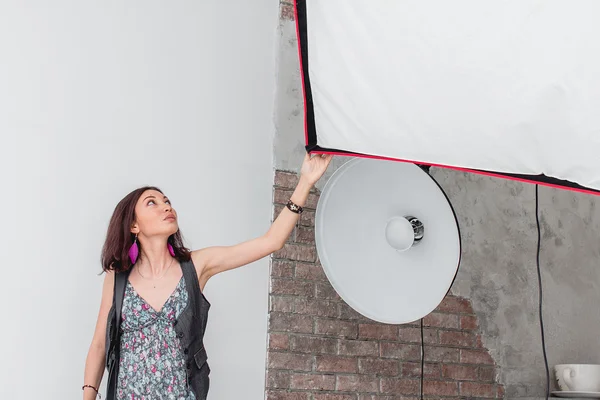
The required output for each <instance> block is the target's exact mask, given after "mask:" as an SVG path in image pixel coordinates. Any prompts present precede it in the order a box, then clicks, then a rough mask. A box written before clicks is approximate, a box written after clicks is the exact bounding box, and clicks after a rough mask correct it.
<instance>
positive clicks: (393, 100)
mask: <svg viewBox="0 0 600 400" xmlns="http://www.w3.org/2000/svg"><path fill="white" fill-rule="evenodd" d="M295 8H296V24H297V28H298V44H299V54H300V63H301V75H302V80H303V89H304V100H305V102H304V111H305V122H306V124H305V127H306V130H305V135H306V136H305V140H306V148H307V150H308V151H311V152H313V151H314V152H331V153H340V154H349V155H357V156H362V157H375V158H382V159H391V160H399V161H407V162H413V163H416V164H423V165H433V166H441V167H448V168H454V169H459V170H464V171H471V172H477V173H483V174H492V175H496V176H501V177H505V178H511V179H519V180H525V181H529V182H535V183H541V184H545V185H550V186H558V187H562V188H569V189H573V190H580V191H589V192H592V193H595V194H597V190H600V156H599V155H600V24H599V23H598V15H600V1H598V0H495V1H481V0H368V1H365V0H296V1H295Z"/></svg>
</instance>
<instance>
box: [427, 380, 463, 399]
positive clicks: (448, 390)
mask: <svg viewBox="0 0 600 400" xmlns="http://www.w3.org/2000/svg"><path fill="white" fill-rule="evenodd" d="M423 394H424V395H431V396H458V382H441V381H425V382H424V383H423Z"/></svg>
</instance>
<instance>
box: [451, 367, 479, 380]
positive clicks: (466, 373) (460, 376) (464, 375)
mask: <svg viewBox="0 0 600 400" xmlns="http://www.w3.org/2000/svg"><path fill="white" fill-rule="evenodd" d="M442 377H444V378H446V379H454V380H456V381H476V380H477V379H478V377H479V374H478V370H477V367H472V366H467V365H451V364H450V365H448V364H446V365H443V366H442Z"/></svg>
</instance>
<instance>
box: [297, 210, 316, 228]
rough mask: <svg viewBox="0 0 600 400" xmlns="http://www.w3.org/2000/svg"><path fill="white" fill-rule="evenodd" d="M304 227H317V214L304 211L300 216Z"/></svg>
mask: <svg viewBox="0 0 600 400" xmlns="http://www.w3.org/2000/svg"><path fill="white" fill-rule="evenodd" d="M299 225H303V226H315V212H314V211H310V210H304V211H303V212H302V214H300V223H299Z"/></svg>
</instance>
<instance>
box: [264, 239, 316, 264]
mask: <svg viewBox="0 0 600 400" xmlns="http://www.w3.org/2000/svg"><path fill="white" fill-rule="evenodd" d="M273 257H275V258H279V259H284V260H292V261H307V262H315V260H316V259H317V250H316V249H315V247H314V246H306V245H301V244H292V243H286V244H285V245H284V246H283V248H282V249H280V250H277V251H276V252H275V253H273Z"/></svg>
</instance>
